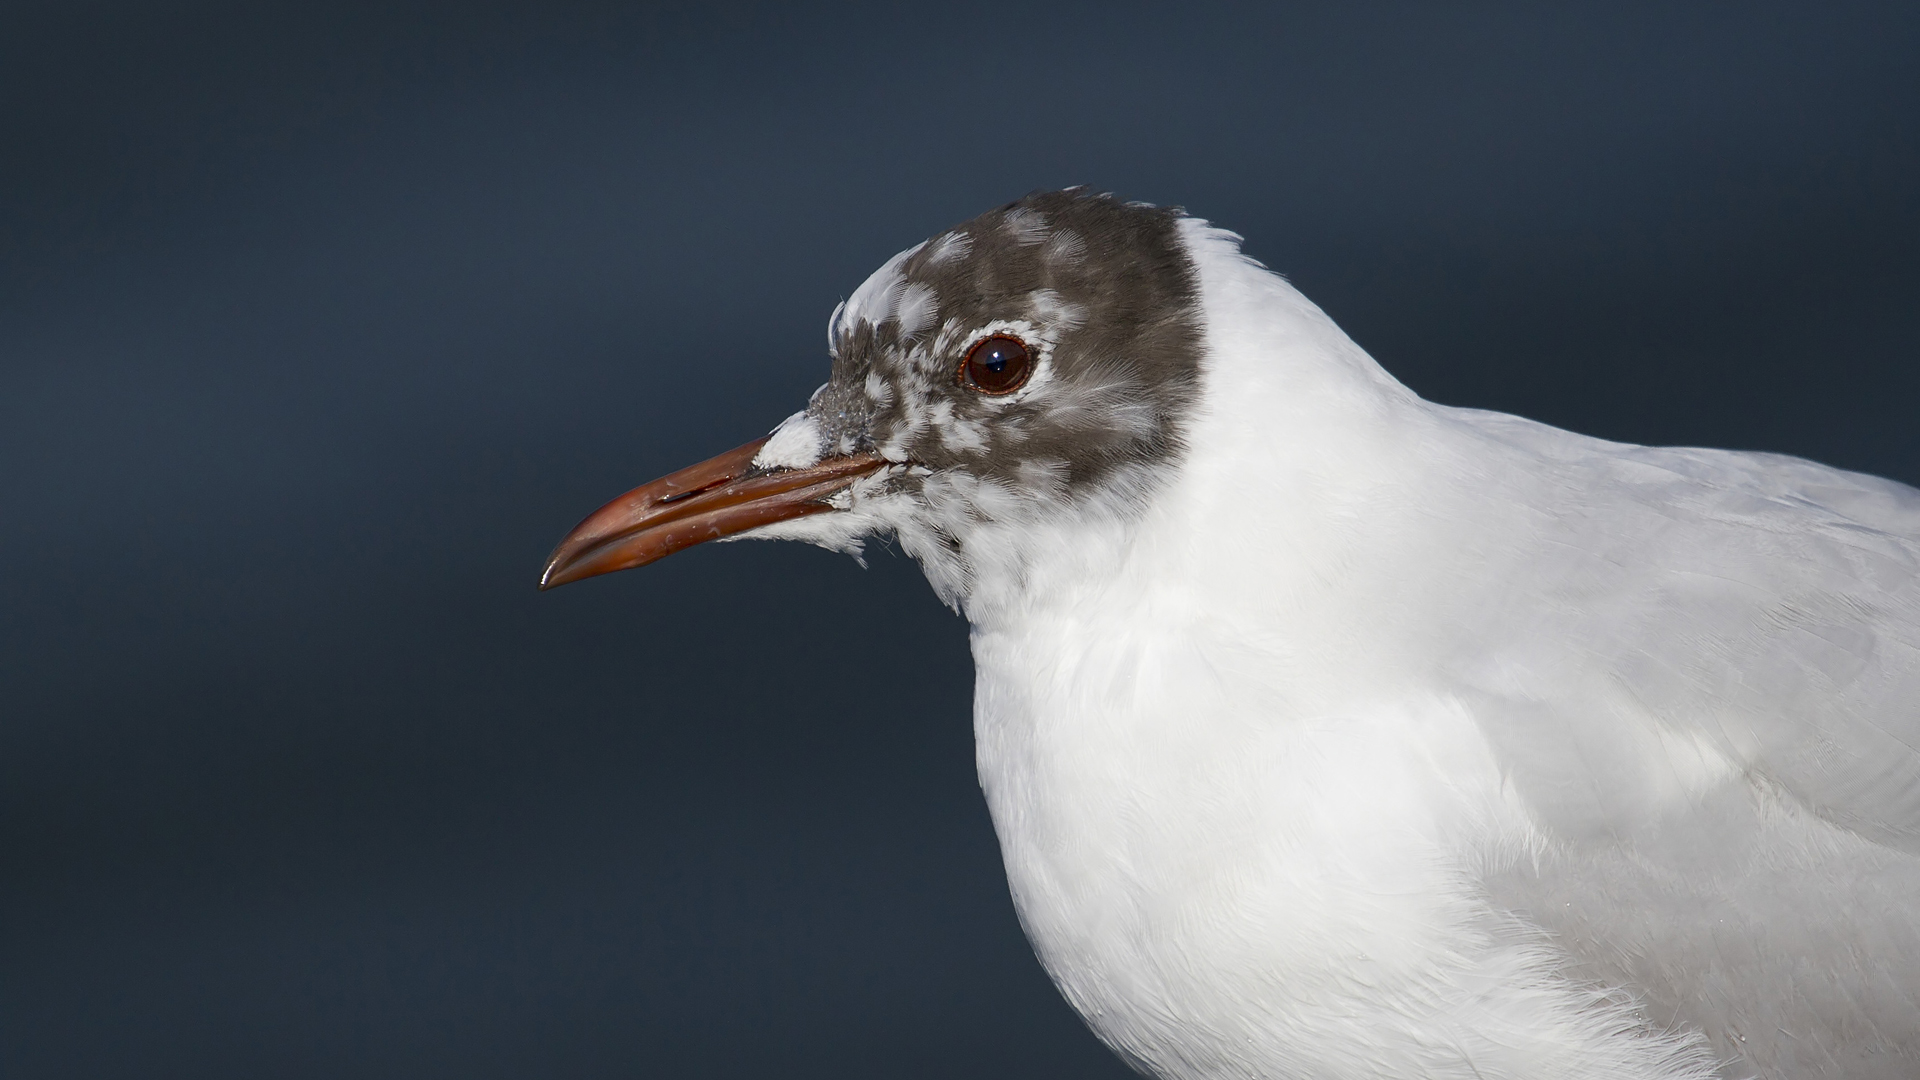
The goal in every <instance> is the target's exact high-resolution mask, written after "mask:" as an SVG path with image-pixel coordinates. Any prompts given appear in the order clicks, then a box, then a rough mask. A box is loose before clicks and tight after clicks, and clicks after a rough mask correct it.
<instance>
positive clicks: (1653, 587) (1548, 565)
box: [541, 189, 1920, 1080]
mask: <svg viewBox="0 0 1920 1080" xmlns="http://www.w3.org/2000/svg"><path fill="white" fill-rule="evenodd" d="M828 351H829V354H830V357H831V373H830V377H829V379H828V380H827V382H826V383H825V384H824V385H823V386H821V387H820V389H819V390H818V391H816V392H815V393H814V395H813V396H812V398H811V399H810V400H809V401H808V403H807V406H806V408H804V409H802V410H801V411H799V412H797V413H795V414H793V416H791V417H789V418H788V419H787V420H786V421H785V422H783V423H781V424H780V425H779V426H778V427H777V428H775V429H774V430H773V432H772V434H771V435H769V436H767V437H765V438H762V439H758V440H756V441H754V442H750V443H748V444H746V445H745V446H742V447H740V448H738V449H736V450H733V451H731V452H729V453H725V454H722V455H720V456H718V457H716V458H713V459H711V460H709V461H707V462H704V463H702V464H699V465H695V466H693V467H691V468H688V469H685V470H682V471H680V472H676V473H674V474H672V475H670V476H667V477H665V478H663V479H660V480H657V481H655V482H653V483H651V484H647V485H645V486H643V487H640V488H636V489H635V490H633V491H631V492H629V493H627V494H626V495H623V496H621V497H620V498H618V499H615V500H614V501H612V502H611V503H608V504H607V505H606V506H605V507H603V508H601V509H600V510H598V511H597V512H595V513H594V514H592V515H591V516H589V517H588V518H587V519H586V520H585V521H583V522H581V524H580V525H579V526H578V527H577V528H575V529H574V530H573V532H572V533H570V534H569V535H568V536H567V537H566V538H565V539H564V540H563V541H562V542H561V544H560V546H559V547H558V548H557V549H556V550H555V552H554V554H553V556H552V558H551V560H550V561H549V563H548V565H547V567H546V571H545V574H544V575H543V577H542V579H541V587H542V588H551V587H553V586H556V585H560V584H564V583H567V582H570V581H576V580H579V579H581V578H586V577H591V576H593V575H596V574H603V573H607V572H610V571H615V570H622V569H626V568H629V567H634V566H639V565H642V564H645V563H648V562H652V561H653V560H655V559H659V558H661V557H664V556H665V555H668V554H670V553H672V552H675V551H678V550H681V549H684V548H686V547H689V546H691V545H694V544H698V543H701V542H703V541H707V540H718V539H737V538H749V537H750V538H770V539H791V540H801V541H806V542H810V543H813V544H817V545H820V546H823V547H826V548H829V549H834V550H839V551H846V552H851V553H855V554H857V553H858V552H859V550H860V545H861V543H862V541H863V540H865V539H868V538H873V537H892V538H893V539H894V540H895V542H897V544H898V545H899V547H900V549H901V550H903V551H905V552H906V553H908V554H909V555H911V556H912V557H913V558H914V559H916V560H917V561H918V562H919V564H920V566H921V567H922V568H923V570H924V572H925V574H926V577H927V580H928V581H929V583H931V585H932V586H933V589H934V590H935V592H936V593H937V594H938V595H939V597H940V598H941V599H942V600H943V601H945V602H946V603H947V604H949V605H950V606H952V607H953V608H954V609H956V610H957V611H958V612H960V613H961V614H963V615H964V616H965V617H966V619H967V620H968V622H969V624H970V641H971V647H972V653H973V659H974V664H975V670H976V683H975V692H974V736H975V747H976V757H977V765H978V769H979V778H980V786H981V789H982V791H983V792H984V794H985V797H986V802H987V806H988V808H989V810H990V811H991V814H992V818H993V824H994V829H995V831H996V833H997V834H998V836H999V840H1000V846H1001V854H1002V857H1003V861H1004V864H1005V867H1006V874H1007V882H1008V886H1009V889H1010V891H1011V894H1012V898H1013V902H1014V905H1015V907H1016V909H1017V911H1018V913H1019V916H1020V921H1021V925H1022V927H1023V928H1024V929H1025V931H1026V934H1027V937H1028V939H1029V941H1030V942H1031V943H1032V945H1033V948H1034V951H1035V953H1036V955H1037V956H1038V957H1039V960H1040V962H1041V964H1042V965H1043V966H1044V967H1045V968H1046V970H1047V972H1048V974H1049V975H1050V976H1051V977H1052V979H1053V981H1054V983H1055V985H1056V986H1057V987H1058V988H1059V990H1060V992H1061V993H1062V994H1063V995H1064V996H1065V997H1066V999H1067V1000H1068V1001H1069V1002H1070V1003H1071V1004H1072V1005H1073V1007H1074V1009H1076V1010H1077V1011H1078V1012H1079V1014H1080V1016H1081V1017H1082V1018H1084V1019H1085V1021H1086V1023H1087V1025H1088V1026H1089V1027H1090V1028H1091V1029H1092V1030H1093V1032H1094V1033H1095V1034H1096V1035H1097V1036H1098V1037H1099V1038H1100V1039H1101V1040H1102V1041H1103V1042H1105V1043H1106V1045H1107V1046H1109V1047H1110V1048H1112V1050H1113V1051H1114V1052H1115V1053H1117V1054H1118V1055H1119V1056H1120V1057H1121V1058H1122V1059H1123V1060H1125V1061H1126V1062H1127V1063H1128V1064H1129V1065H1131V1066H1133V1067H1134V1068H1135V1069H1136V1070H1138V1071H1139V1072H1141V1073H1143V1074H1146V1075H1148V1076H1154V1077H1160V1078H1163V1080H1201V1078H1206V1080H1228V1078H1234V1080H1244V1078H1256V1077H1257V1078H1302V1080H1304V1078H1329V1080H1347V1078H1361V1077H1366V1078H1390V1077H1391V1078H1403V1077H1404V1078H1416V1077H1417V1078H1423V1080H1454V1078H1477V1080H1495V1078H1529V1080H1537V1078H1553V1080H1573V1078H1592V1080H1599V1078H1608V1080H1616V1078H1634V1080H1706V1078H1709V1077H1714V1078H1722V1080H1738V1078H1741V1077H1764V1078H1769V1080H1789V1078H1791V1080H1829V1078H1846V1080H1865V1078H1876V1080H1877V1078H1885V1080H1894V1078H1901V1080H1911V1078H1913V1077H1916V1076H1920V1004H1917V1002H1920V750H1916V746H1917V745H1920V491H1916V490H1915V489H1913V488H1909V487H1906V486H1904V485H1901V484H1898V483H1895V482H1893V481H1890V480H1883V479H1879V478H1876V477H1872V476H1866V475H1862V474H1859V473H1851V472H1842V471H1840V470H1837V469H1833V468H1828V467H1826V466H1823V465H1818V464H1815V463H1813V462H1810V461H1805V460H1802V459H1798V458H1793V457H1787V456H1782V455H1776V454H1764V453H1736V452H1731V451H1724V450H1707V449H1682V448H1656V447H1644V446H1634V445H1628V444H1624V443H1615V442H1607V441H1603V440H1600V439H1595V438H1589V437H1586V436H1582V435H1577V434H1573V433H1571V432H1567V431H1562V430H1559V429H1556V428H1553V427H1548V426H1546V425H1543V424H1539V423H1535V422H1532V421H1528V420H1525V419H1521V418H1519V417H1515V416H1510V415H1505V414H1501V413H1495V412H1484V411H1479V410H1473V409H1461V408H1451V407H1446V406H1441V405H1436V404H1433V403H1431V402H1428V401H1425V400H1422V399H1421V398H1419V397H1418V396H1416V395H1415V394H1413V393H1412V392H1411V391H1409V390H1408V389H1407V388H1406V387H1404V386H1402V385H1401V384H1400V383H1399V382H1397V381H1395V380H1394V379H1393V378H1392V377H1391V376H1389V375H1388V374H1387V373H1386V371H1385V370H1383V369H1382V368H1381V367H1380V366H1379V365H1378V364H1377V363H1376V362H1375V361H1374V360H1373V359H1372V358H1371V357H1369V356H1368V355H1367V354H1366V353H1365V352H1363V351H1362V350H1361V349H1360V348H1359V347H1358V346H1357V345H1355V344H1354V343H1353V341H1352V340H1350V339H1349V338H1348V337H1347V336H1346V335H1345V334H1344V333H1342V332H1341V330H1340V329H1339V328H1338V327H1337V326H1335V325H1334V323H1333V321H1332V320H1331V319H1329V318H1328V317H1327V316H1326V315H1325V314H1323V313H1322V312H1321V311H1320V309H1319V308H1317V307H1315V306H1314V305H1313V304H1312V303H1310V302H1309V301H1308V300H1307V299H1306V298H1305V297H1304V296H1302V295H1301V294H1300V293H1299V292H1298V291H1296V290H1295V289H1294V288H1293V287H1292V286H1291V285H1289V284H1288V283H1287V282H1286V281H1285V280H1284V279H1283V278H1281V277H1279V276H1278V275H1276V274H1274V273H1272V272H1270V271H1268V270H1267V269H1266V268H1265V267H1263V266H1262V265H1261V264H1259V263H1257V262H1255V261H1253V260H1252V259H1250V258H1248V257H1246V256H1245V255H1243V254H1242V253H1241V251H1240V238H1239V237H1238V236H1236V235H1234V234H1232V233H1229V232H1226V231H1224V230H1221V229H1218V228H1215V227H1213V226H1211V225H1209V224H1208V223H1207V222H1205V221H1203V220H1200V219H1198V218H1195V217H1191V216H1188V215H1186V214H1184V213H1182V212H1180V211H1178V210H1174V209H1166V208H1160V207H1154V206H1150V205H1146V204H1143V203H1133V202H1124V201H1121V200H1119V199H1117V198H1114V197H1111V196H1106V195H1098V194H1093V193H1090V192H1088V191H1086V190H1082V189H1072V190H1068V191H1062V192H1048V193H1040V194H1035V195H1031V196H1029V197H1027V198H1025V199H1022V200H1020V201H1018V202H1015V203H1012V204H1010V205H1007V206H1005V207H1002V208H1000V209H998V210H994V211H992V212H989V213H987V214H984V215H982V216H980V217H977V218H975V219H973V220H971V221H968V222H965V223H964V224H961V225H958V226H956V227H954V228H952V229H949V230H947V231H946V232H943V233H941V234H939V235H937V236H935V237H934V238H932V239H930V240H928V241H926V242H925V243H922V244H919V245H917V246H915V247H912V248H909V249H908V250H906V251H903V252H901V253H900V254H899V255H896V256H895V257H894V258H892V259H891V260H889V261H888V262H887V263H886V264H885V265H883V266H882V267H881V268H880V269H879V270H878V271H876V272H875V273H874V274H873V276H872V277H870V278H869V279H867V281H866V282H865V283H864V284H862V285H861V286H860V287H859V288H858V289H857V290H855V291H854V293H853V294H852V295H851V296H850V297H848V299H847V300H846V301H845V302H844V303H842V304H841V305H840V306H839V308H837V309H836V310H835V312H834V313H833V316H832V318H831V319H830V320H829V324H828ZM849 677H850V678H851V675H850V676H849Z"/></svg>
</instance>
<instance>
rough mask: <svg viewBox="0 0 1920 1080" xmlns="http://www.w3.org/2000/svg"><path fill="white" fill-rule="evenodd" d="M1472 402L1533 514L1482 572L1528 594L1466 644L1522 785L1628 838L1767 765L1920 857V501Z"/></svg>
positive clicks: (1456, 669)
mask: <svg viewBox="0 0 1920 1080" xmlns="http://www.w3.org/2000/svg"><path fill="white" fill-rule="evenodd" d="M1454 412H1455V417H1454V419H1455V421H1456V422H1457V423H1458V424H1460V425H1461V427H1462V428H1463V429H1465V430H1468V431H1470V432H1471V433H1472V435H1473V437H1475V438H1478V439H1481V440H1484V441H1485V442H1486V444H1487V445H1488V446H1490V447H1496V448H1498V449H1499V450H1500V453H1501V455H1502V456H1503V458H1504V460H1506V461H1508V462H1509V463H1510V467H1509V468H1508V470H1507V475H1506V479H1505V482H1504V484H1493V485H1488V487H1489V488H1490V489H1492V490H1495V491H1496V492H1499V491H1504V493H1505V497H1507V498H1509V499H1511V500H1513V501H1514V502H1516V503H1524V504H1525V505H1526V508H1527V509H1526V513H1525V516H1524V518H1521V517H1513V516H1509V517H1507V518H1505V519H1504V520H1505V522H1506V523H1507V525H1508V526H1509V527H1508V532H1507V535H1506V537H1505V538H1504V541H1503V543H1502V544H1501V545H1500V546H1499V547H1498V548H1496V549H1495V550H1496V551H1497V554H1496V555H1495V556H1494V558H1495V561H1496V562H1499V563H1501V564H1502V565H1498V566H1495V567H1489V568H1487V569H1490V570H1493V571H1494V572H1493V573H1491V574H1485V575H1482V576H1483V578H1484V579H1485V580H1489V581H1498V582H1500V583H1501V588H1502V589H1503V590H1504V591H1505V592H1506V593H1507V594H1509V595H1510V596H1515V595H1517V596H1519V597H1521V598H1522V599H1521V600H1520V601H1519V603H1518V604H1516V603H1515V602H1514V601H1513V600H1507V601H1505V602H1503V603H1502V604H1499V605H1493V604H1488V605H1485V606H1486V607H1487V608H1488V609H1495V608H1497V609H1498V610H1497V611H1495V613H1494V615H1493V617H1491V618H1489V619H1487V620H1486V621H1485V622H1484V623H1483V624H1482V625H1481V626H1480V627H1479V628H1477V630H1476V631H1474V632H1469V633H1466V634H1463V635H1462V636H1461V644H1460V645H1459V646H1458V647H1456V648H1455V649H1453V650H1452V656H1453V658H1454V659H1453V663H1452V671H1453V673H1454V674H1455V675H1456V677H1457V678H1458V679H1459V680H1460V684H1461V687H1462V692H1463V693H1464V694H1466V695H1467V696H1468V697H1469V698H1470V699H1472V700H1473V701H1474V702H1475V704H1476V707H1477V708H1478V709H1480V710H1481V711H1482V713H1483V714H1484V715H1486V716H1487V718H1488V719H1487V721H1486V722H1487V724H1488V726H1489V730H1490V731H1491V732H1493V733H1494V735H1495V741H1496V743H1497V744H1499V745H1500V746H1501V747H1502V748H1503V750H1504V753H1505V756H1506V758H1507V760H1508V762H1509V765H1510V767H1511V768H1512V769H1513V770H1514V772H1515V773H1516V777H1517V778H1518V779H1520V780H1521V781H1522V783H1523V786H1525V781H1526V780H1527V779H1528V778H1529V777H1531V778H1532V779H1533V781H1534V783H1533V785H1532V786H1533V787H1534V788H1535V789H1536V791H1537V793H1538V794H1537V798H1538V799H1539V800H1540V801H1542V802H1544V803H1547V804H1558V805H1559V806H1560V807H1561V809H1562V811H1563V816H1564V817H1565V818H1566V820H1568V821H1570V822H1578V823H1582V824H1584V826H1586V827H1597V828H1599V829H1601V830H1602V831H1606V832H1610V833H1615V834H1618V833H1620V832H1622V831H1626V832H1631V831H1633V830H1634V829H1635V828H1642V827H1647V825H1648V821H1646V820H1636V816H1638V817H1640V818H1645V817H1646V816H1647V814H1649V813H1650V812H1652V811H1651V810H1650V808H1657V807H1658V806H1660V805H1663V799H1662V797H1661V796H1660V795H1659V793H1657V792H1654V791H1651V790H1649V788H1650V786H1651V787H1652V788H1662V789H1664V791H1665V796H1664V797H1665V798H1666V799H1667V800H1668V801H1671V800H1679V802H1680V803H1685V802H1686V800H1688V799H1690V798H1693V797H1695V796H1697V795H1698V794H1699V792H1700V791H1701V790H1705V789H1707V788H1710V787H1712V786H1714V785H1716V784H1720V783H1724V782H1731V780H1732V779H1733V778H1735V777H1738V776H1754V777H1760V778H1763V779H1764V780H1766V781H1767V782H1770V783H1775V784H1778V785H1780V786H1781V787H1783V788H1784V789H1785V790H1786V791H1788V792H1790V793H1791V794H1792V795H1793V796H1794V797H1796V798H1798V799H1800V800H1802V801H1803V802H1804V803H1805V804H1806V805H1807V806H1808V807H1809V808H1811V809H1812V810H1814V811H1815V812H1816V813H1818V814H1820V815H1821V816H1822V817H1825V818H1828V819H1829V820H1832V821H1834V822H1837V823H1839V824H1841V825H1843V826H1845V827H1847V828H1849V829H1852V830H1855V831H1857V832H1859V833H1861V834H1862V835H1864V836H1866V837H1868V838H1870V839H1872V840H1875V841H1877V842H1881V843H1891V844H1894V845H1896V846H1899V847H1904V848H1907V849H1910V850H1920V490H1916V489H1914V488H1911V487H1908V486H1906V485H1904V484H1900V483H1897V482H1895V481H1892V480H1887V479H1883V478H1880V477H1875V476H1869V475H1865V474H1861V473H1853V472H1847V471H1844V470H1840V469H1835V468H1831V467H1828V466H1825V465H1820V464H1818V463H1815V462H1812V461H1807V460H1804V459H1800V458H1795V457H1789V456H1786V455H1780V454H1764V453H1745V452H1735V451H1726V450H1710V449H1697V448H1676V447H1643V446H1632V445H1628V444H1621V443H1611V442H1606V441H1604V440H1599V439H1590V438H1586V437H1582V436H1577V435H1572V434H1570V433H1567V432H1562V431H1559V430H1557V429H1554V428H1551V427H1548V426H1546V425H1543V424H1536V423H1532V422H1530V421H1525V420H1521V419H1519V418H1516V417H1507V416H1502V415H1500V414H1493V413H1478V412H1470V411H1465V410H1456V411H1454ZM1488 497H1492V498H1499V497H1502V496H1501V495H1499V494H1495V495H1492V496H1488ZM1496 516H1497V515H1496ZM1609 770H1612V771H1611V772H1610V771H1609ZM1569 780H1573V781H1575V782H1572V783H1569V782H1568V781H1569Z"/></svg>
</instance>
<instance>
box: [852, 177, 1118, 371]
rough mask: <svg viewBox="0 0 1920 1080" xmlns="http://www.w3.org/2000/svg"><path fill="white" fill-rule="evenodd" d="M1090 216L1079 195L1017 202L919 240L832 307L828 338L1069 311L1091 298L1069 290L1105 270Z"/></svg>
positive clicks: (917, 335) (904, 334) (893, 334)
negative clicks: (1085, 225) (1095, 252)
mask: <svg viewBox="0 0 1920 1080" xmlns="http://www.w3.org/2000/svg"><path fill="white" fill-rule="evenodd" d="M1077 201H1080V202H1088V203H1091V202H1093V200H1090V199H1082V200H1077ZM1111 207H1112V204H1111V203H1106V204H1104V206H1103V207H1102V208H1104V209H1108V210H1110V209H1111ZM1076 211H1078V212H1079V214H1078V215H1077V214H1076ZM1084 214H1085V211H1084V210H1083V209H1082V208H1080V207H1078V206H1076V205H1075V204H1074V202H1073V201H1067V202H1062V203H1061V205H1059V206H1050V207H1041V206H1036V205H1031V204H1030V203H1029V202H1022V203H1016V204H1014V205H1012V206H1008V207H1003V208H1002V209H1000V210H997V211H992V212H990V213H987V214H983V215H981V216H980V217H978V218H975V219H973V220H972V221H968V222H964V223H962V224H960V225H956V226H954V227H953V228H951V229H948V230H947V231H945V232H942V233H939V234H938V235H936V236H934V237H932V238H931V239H928V240H926V241H923V242H921V243H919V244H915V245H914V246H913V247H910V248H908V249H906V250H905V251H902V252H900V253H899V254H897V255H895V256H894V257H893V258H891V259H888V260H887V261H886V262H885V263H884V264H882V265H881V266H880V268H879V269H878V270H875V271H874V272H873V273H872V274H871V275H870V276H869V277H868V278H867V280H866V281H864V282H862V283H861V285H860V287H859V288H858V289H855V290H854V291H853V295H851V296H849V297H848V298H847V299H846V301H845V302H844V303H843V304H841V306H840V307H839V308H837V309H836V310H835V311H834V314H833V318H832V319H831V320H830V322H829V324H828V328H827V334H828V338H829V341H830V344H831V345H832V347H833V348H834V350H835V352H836V353H838V352H839V351H840V350H841V349H842V348H844V347H846V346H848V345H849V344H851V343H853V342H854V341H855V340H856V339H860V338H866V339H869V343H870V344H874V345H886V344H893V343H900V344H910V343H912V342H914V341H916V340H920V339H923V338H925V337H927V336H929V335H930V334H931V333H933V332H942V333H945V334H947V335H951V334H953V333H954V332H956V331H957V330H963V329H964V328H963V327H958V326H955V325H948V324H949V323H950V322H951V321H952V320H955V319H959V320H961V321H963V322H964V321H965V320H966V319H968V318H972V319H973V320H974V321H976V322H981V323H983V324H984V323H985V322H986V321H990V320H992V319H996V318H999V319H1009V318H1030V319H1035V320H1036V321H1039V322H1045V323H1051V322H1053V321H1055V320H1056V319H1058V318H1060V317H1062V316H1067V317H1069V318H1070V317H1071V316H1072V315H1073V314H1074V313H1075V312H1077V311H1078V310H1079V309H1080V308H1082V307H1084V303H1079V304H1076V303H1074V302H1071V301H1070V300H1068V299H1067V294H1069V293H1079V292H1087V291H1090V285H1091V284H1092V279H1093V278H1094V277H1095V276H1096V275H1097V271H1098V269H1099V267H1098V265H1097V260H1092V259H1089V257H1088V255H1089V250H1090V248H1089V244H1088V241H1087V238H1086V236H1085V235H1084V230H1083V229H1080V228H1076V227H1075V222H1074V221H1073V218H1074V217H1076V216H1084ZM1112 254H1113V255H1114V256H1116V257H1123V256H1124V254H1125V253H1124V252H1114V253H1112Z"/></svg>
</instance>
